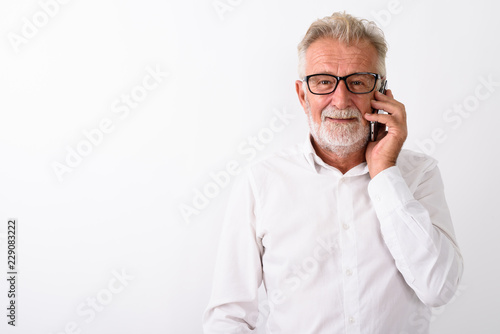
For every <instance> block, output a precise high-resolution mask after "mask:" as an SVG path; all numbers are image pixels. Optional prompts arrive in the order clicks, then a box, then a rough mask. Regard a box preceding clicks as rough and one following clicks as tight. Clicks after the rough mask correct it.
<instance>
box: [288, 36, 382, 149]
mask: <svg viewBox="0 0 500 334" xmlns="http://www.w3.org/2000/svg"><path fill="white" fill-rule="evenodd" d="M377 57H378V55H377V51H376V49H375V47H374V46H372V45H371V44H370V43H368V42H366V41H361V42H359V43H358V44H355V45H350V46H347V45H345V44H343V43H341V42H339V41H337V40H334V39H331V38H323V39H319V40H317V41H315V42H314V43H312V44H311V45H310V46H309V48H308V49H307V53H306V75H311V74H318V73H326V74H333V75H337V76H346V75H348V74H352V73H356V72H373V73H377V66H376V65H377V59H378V58H377ZM296 85H297V93H298V94H299V99H300V101H301V103H302V106H303V107H304V110H305V111H306V114H307V115H308V119H309V126H310V128H311V134H312V135H313V138H314V139H315V142H316V144H318V145H320V146H321V147H323V148H326V149H328V150H330V151H333V152H335V153H337V154H339V155H343V154H344V153H350V152H351V151H353V150H355V151H356V150H359V149H361V148H363V147H364V146H365V145H366V143H367V141H368V133H369V125H368V122H367V121H366V120H365V119H364V118H363V117H362V115H363V114H364V113H367V112H371V105H370V100H371V99H372V98H373V96H374V94H375V93H374V92H371V93H368V94H353V93H351V92H349V91H348V90H347V87H346V85H345V82H344V81H340V82H339V83H338V86H337V88H336V90H335V92H333V93H332V94H329V95H314V94H312V93H311V92H309V91H308V90H307V86H304V87H303V86H302V83H301V82H300V81H297V83H296ZM322 115H323V116H322ZM334 148H335V149H336V150H335V149H334Z"/></svg>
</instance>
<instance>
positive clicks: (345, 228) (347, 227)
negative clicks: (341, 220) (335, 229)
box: [342, 224, 350, 230]
mask: <svg viewBox="0 0 500 334" xmlns="http://www.w3.org/2000/svg"><path fill="white" fill-rule="evenodd" d="M342 227H343V228H344V230H348V229H349V228H350V226H349V225H348V224H342Z"/></svg>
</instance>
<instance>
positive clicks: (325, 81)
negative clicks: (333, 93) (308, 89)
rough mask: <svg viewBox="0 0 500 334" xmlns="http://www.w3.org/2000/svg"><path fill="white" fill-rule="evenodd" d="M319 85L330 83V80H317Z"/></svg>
mask: <svg viewBox="0 0 500 334" xmlns="http://www.w3.org/2000/svg"><path fill="white" fill-rule="evenodd" d="M318 84H319V85H331V84H332V82H331V81H328V80H321V81H320V82H318Z"/></svg>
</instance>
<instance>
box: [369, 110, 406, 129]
mask: <svg viewBox="0 0 500 334" xmlns="http://www.w3.org/2000/svg"><path fill="white" fill-rule="evenodd" d="M365 118H366V119H367V120H369V121H370V122H378V123H381V124H384V126H388V127H389V128H391V127H397V126H401V125H402V122H401V121H400V120H399V119H398V118H397V117H394V116H392V115H387V114H369V113H366V114H365Z"/></svg>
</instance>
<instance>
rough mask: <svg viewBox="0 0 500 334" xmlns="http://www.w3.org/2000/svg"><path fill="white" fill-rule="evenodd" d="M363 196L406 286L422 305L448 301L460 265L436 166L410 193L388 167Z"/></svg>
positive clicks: (397, 170)
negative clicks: (373, 212) (372, 208)
mask: <svg viewBox="0 0 500 334" xmlns="http://www.w3.org/2000/svg"><path fill="white" fill-rule="evenodd" d="M368 192H369V195H370V197H371V199H372V202H373V205H374V208H375V211H376V214H377V217H378V219H379V221H380V229H381V233H382V236H383V238H384V241H385V244H386V245H387V247H388V249H389V251H390V252H391V254H392V256H393V257H394V260H395V264H396V266H397V268H398V270H399V272H400V273H401V274H402V276H403V277H404V279H405V281H406V283H407V284H408V285H409V286H410V287H411V288H412V289H413V290H414V291H415V293H416V295H417V296H418V298H419V299H420V300H421V301H422V302H423V303H425V304H426V305H429V306H432V307H437V306H441V305H444V304H446V303H447V302H449V301H450V300H451V298H452V297H453V296H454V294H455V292H456V290H457V288H458V284H459V282H460V279H461V276H462V272H463V260H462V256H461V254H460V250H459V248H458V245H457V242H456V240H455V233H454V230H453V225H452V221H451V217H450V213H449V210H448V205H447V203H446V200H445V195H444V189H443V183H442V179H441V175H440V172H439V169H438V167H437V166H433V167H432V168H430V169H429V170H427V171H425V172H423V174H422V177H421V179H420V181H419V182H418V185H417V186H416V188H415V189H414V190H413V191H412V190H410V188H409V187H408V185H407V184H406V182H405V180H404V178H403V177H402V175H401V172H400V170H399V168H398V167H391V168H388V169H386V170H384V171H383V172H381V173H379V174H378V175H377V176H376V177H374V178H373V179H372V180H371V181H370V184H369V186H368Z"/></svg>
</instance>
